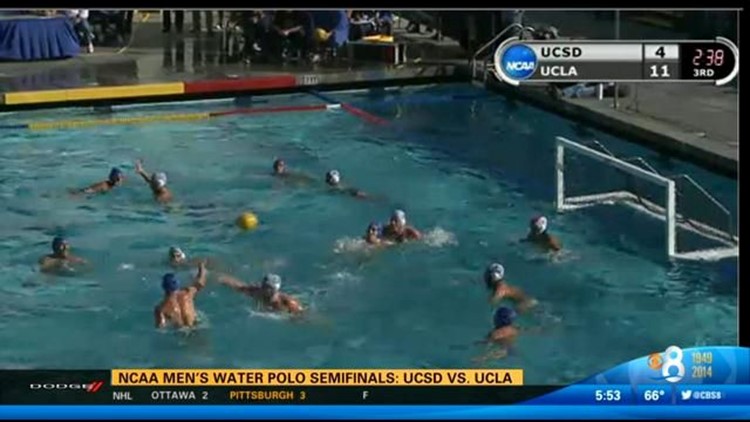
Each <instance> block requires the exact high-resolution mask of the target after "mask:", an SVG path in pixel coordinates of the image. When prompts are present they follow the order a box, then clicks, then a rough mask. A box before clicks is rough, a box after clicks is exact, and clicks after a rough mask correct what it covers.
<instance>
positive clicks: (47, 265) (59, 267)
mask: <svg viewBox="0 0 750 422" xmlns="http://www.w3.org/2000/svg"><path fill="white" fill-rule="evenodd" d="M85 264H87V262H86V260H85V259H83V258H80V257H77V256H75V255H73V254H72V253H70V244H69V243H68V241H67V240H65V239H64V238H62V237H59V236H58V237H55V238H54V239H52V253H51V254H49V255H45V256H43V257H41V258H39V267H40V271H42V272H43V273H59V274H62V273H66V272H69V271H72V270H74V268H73V266H78V265H85Z"/></svg>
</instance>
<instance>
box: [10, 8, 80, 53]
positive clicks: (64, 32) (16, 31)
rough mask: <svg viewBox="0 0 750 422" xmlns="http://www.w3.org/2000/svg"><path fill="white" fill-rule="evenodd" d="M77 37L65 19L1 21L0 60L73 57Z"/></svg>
mask: <svg viewBox="0 0 750 422" xmlns="http://www.w3.org/2000/svg"><path fill="white" fill-rule="evenodd" d="M80 51H81V47H80V41H79V40H78V34H77V33H76V31H75V29H73V25H72V24H71V23H70V21H69V20H68V19H67V18H65V17H49V18H19V19H0V60H16V61H30V60H52V59H63V58H67V57H75V56H77V55H78V54H79V53H80Z"/></svg>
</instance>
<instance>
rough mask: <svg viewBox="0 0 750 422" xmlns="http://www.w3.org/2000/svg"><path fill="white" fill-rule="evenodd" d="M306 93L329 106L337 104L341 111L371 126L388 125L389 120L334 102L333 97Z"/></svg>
mask: <svg viewBox="0 0 750 422" xmlns="http://www.w3.org/2000/svg"><path fill="white" fill-rule="evenodd" d="M308 92H309V93H310V95H312V96H314V97H317V98H319V99H321V100H323V101H325V102H326V103H328V104H329V105H333V104H339V105H340V106H341V108H342V109H343V110H345V111H346V112H348V113H349V114H352V115H354V116H357V117H359V118H361V119H362V120H365V121H367V122H369V123H373V124H376V125H381V126H382V125H387V124H388V123H390V120H388V119H384V118H382V117H379V116H376V115H374V114H372V113H369V112H367V111H365V110H362V109H361V108H359V107H355V106H353V105H351V104H346V103H341V102H339V101H336V100H335V99H334V98H333V97H329V96H328V95H325V94H322V93H320V92H318V91H312V90H311V91H308Z"/></svg>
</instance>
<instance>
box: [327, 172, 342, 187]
mask: <svg viewBox="0 0 750 422" xmlns="http://www.w3.org/2000/svg"><path fill="white" fill-rule="evenodd" d="M326 182H328V183H330V184H332V185H338V184H339V182H341V174H340V173H339V171H338V170H331V171H329V172H328V173H326Z"/></svg>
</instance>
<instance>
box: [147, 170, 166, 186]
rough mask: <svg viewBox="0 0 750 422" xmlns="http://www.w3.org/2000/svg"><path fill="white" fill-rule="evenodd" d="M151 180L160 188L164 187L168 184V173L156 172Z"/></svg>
mask: <svg viewBox="0 0 750 422" xmlns="http://www.w3.org/2000/svg"><path fill="white" fill-rule="evenodd" d="M151 180H152V181H153V183H154V184H155V185H156V186H157V187H159V188H163V187H164V186H167V174H166V173H154V175H153V176H151Z"/></svg>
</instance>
